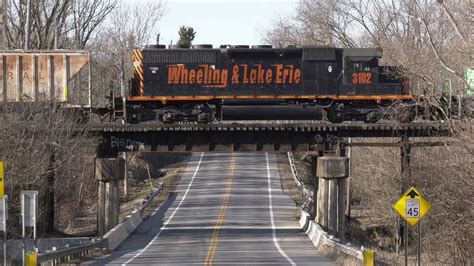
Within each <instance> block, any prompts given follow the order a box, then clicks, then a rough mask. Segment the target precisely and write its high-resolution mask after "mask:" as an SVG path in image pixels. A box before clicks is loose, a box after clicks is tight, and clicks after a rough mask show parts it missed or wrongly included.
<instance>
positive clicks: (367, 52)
mask: <svg viewBox="0 0 474 266" xmlns="http://www.w3.org/2000/svg"><path fill="white" fill-rule="evenodd" d="M381 57H382V50H381V49H376V48H331V47H318V46H303V47H288V48H273V47H272V46H268V45H258V46H252V47H249V46H245V45H237V46H230V45H223V46H220V47H219V48H212V45H194V46H192V47H190V48H187V47H179V46H176V45H175V46H171V47H169V48H168V49H166V47H165V46H164V45H153V46H147V47H145V48H143V49H136V50H134V52H133V63H134V78H133V79H132V81H131V86H130V93H129V94H130V95H129V97H127V98H126V99H125V101H124V102H123V103H124V104H125V108H123V109H124V110H125V113H126V115H125V116H126V120H127V121H128V122H130V123H138V122H142V121H150V120H159V121H161V122H163V123H175V122H180V121H192V122H199V123H209V122H212V121H215V120H321V119H326V120H328V121H330V122H333V123H341V122H343V121H348V120H351V121H354V120H355V121H365V122H368V123H374V122H377V121H378V120H380V119H381V118H382V117H383V116H384V114H385V112H386V110H387V108H389V107H390V106H391V105H392V104H393V103H394V102H400V101H401V102H404V101H411V100H413V98H414V97H413V96H412V95H410V94H409V93H408V91H407V90H405V89H404V87H403V86H402V83H403V82H402V80H401V79H400V78H398V77H397V76H396V75H395V74H394V73H396V71H394V70H395V69H394V68H391V67H387V66H380V65H379V59H380V58H381ZM119 105H120V103H118V102H117V106H119ZM120 107H121V108H122V106H120ZM118 109H120V108H118Z"/></svg>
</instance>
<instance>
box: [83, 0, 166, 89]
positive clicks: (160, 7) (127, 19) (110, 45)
mask: <svg viewBox="0 0 474 266" xmlns="http://www.w3.org/2000/svg"><path fill="white" fill-rule="evenodd" d="M163 12H164V4H163V2H162V1H150V2H145V3H141V4H137V3H134V5H127V4H124V5H121V6H119V7H118V8H117V9H115V10H114V11H113V12H112V13H111V15H110V17H109V18H108V20H107V26H106V27H104V29H103V30H102V32H101V35H100V36H99V37H98V38H97V39H96V40H95V41H94V43H93V44H92V47H91V48H92V49H93V57H94V58H95V59H96V65H95V68H98V69H99V71H98V72H100V76H99V77H97V78H98V79H97V82H98V83H99V84H98V87H99V88H102V89H103V90H102V91H108V90H109V89H110V86H112V88H114V89H117V90H118V89H119V88H120V84H119V81H120V70H121V59H122V56H123V58H124V68H125V79H126V80H128V79H130V78H131V76H132V70H133V62H132V51H133V49H135V48H141V47H143V46H144V45H146V44H149V43H151V42H153V43H154V42H155V37H156V36H157V34H158V25H159V23H158V22H159V21H160V20H161V18H162V16H163ZM117 92H118V91H117Z"/></svg>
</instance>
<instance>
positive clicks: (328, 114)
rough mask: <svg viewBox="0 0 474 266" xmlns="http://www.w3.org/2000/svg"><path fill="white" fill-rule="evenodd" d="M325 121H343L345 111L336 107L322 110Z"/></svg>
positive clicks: (336, 122) (337, 122)
mask: <svg viewBox="0 0 474 266" xmlns="http://www.w3.org/2000/svg"><path fill="white" fill-rule="evenodd" d="M324 113H325V118H326V119H327V121H329V122H331V123H335V124H339V123H342V122H344V117H345V112H344V111H343V110H340V109H336V108H329V109H326V110H324Z"/></svg>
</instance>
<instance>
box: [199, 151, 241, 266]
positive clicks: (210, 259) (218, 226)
mask: <svg viewBox="0 0 474 266" xmlns="http://www.w3.org/2000/svg"><path fill="white" fill-rule="evenodd" d="M234 168H235V157H234V154H232V161H231V163H230V169H229V176H228V177H227V183H226V186H225V192H224V193H225V195H224V202H223V203H222V206H221V210H220V213H219V218H218V219H217V223H216V226H214V232H213V233H212V242H211V245H210V246H209V250H208V251H207V257H206V260H205V262H204V264H205V265H212V264H213V261H214V256H215V254H216V249H217V243H218V241H219V239H218V238H219V232H220V230H221V228H222V224H223V223H224V217H225V211H226V208H227V204H228V203H229V198H230V191H231V188H232V177H233V176H234Z"/></svg>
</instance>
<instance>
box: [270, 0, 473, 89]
mask: <svg viewBox="0 0 474 266" xmlns="http://www.w3.org/2000/svg"><path fill="white" fill-rule="evenodd" d="M469 10H470V9H469V1H467V0H462V1H450V2H449V3H447V1H434V0H424V1H410V0H400V1H391V0H368V1H358V0H341V1H334V0H307V1H301V2H300V3H299V5H298V7H297V9H296V15H295V16H294V18H292V19H290V20H288V18H280V19H278V20H277V22H276V24H275V25H274V27H273V28H272V29H271V30H269V31H268V32H267V33H266V35H265V39H266V40H267V41H269V42H271V43H274V44H276V43H294V44H298V45H301V44H319V45H320V44H323V45H330V46H342V47H366V46H377V47H382V48H383V49H384V54H385V56H384V62H386V63H388V64H394V65H400V66H401V67H402V69H403V71H404V74H405V75H408V76H409V77H410V78H411V80H412V81H415V82H417V83H421V86H420V87H422V88H426V87H428V86H430V85H431V86H432V84H435V86H432V87H438V88H440V87H442V86H441V84H443V83H444V82H445V80H446V79H452V80H455V81H456V82H457V81H463V83H464V84H463V85H461V86H459V88H458V92H460V90H462V89H464V86H465V80H464V77H463V70H464V68H465V67H466V66H467V65H469V62H472V59H473V56H474V54H473V52H472V51H473V50H474V49H473V46H472V43H470V42H469V41H467V37H466V36H468V34H469V25H472V16H470V15H469ZM435 93H438V94H439V93H440V91H439V90H438V91H437V92H435Z"/></svg>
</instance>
